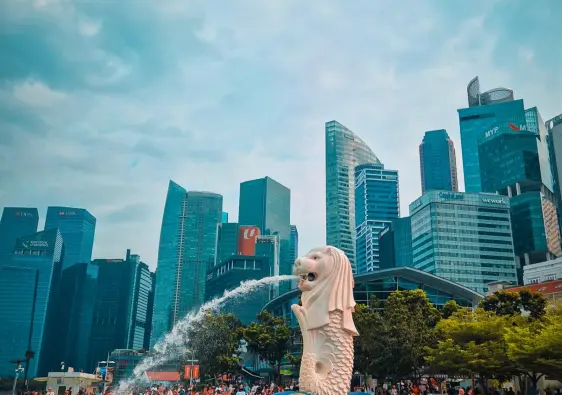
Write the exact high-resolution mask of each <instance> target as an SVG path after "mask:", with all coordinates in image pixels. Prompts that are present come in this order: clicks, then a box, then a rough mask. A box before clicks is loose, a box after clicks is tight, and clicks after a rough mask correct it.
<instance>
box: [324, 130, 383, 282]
mask: <svg viewBox="0 0 562 395" xmlns="http://www.w3.org/2000/svg"><path fill="white" fill-rule="evenodd" d="M366 163H380V161H379V159H378V158H377V156H376V155H375V154H374V153H373V151H371V149H370V148H369V147H368V146H367V144H366V143H365V142H364V141H363V140H361V138H359V136H357V135H356V134H354V133H353V132H352V131H351V130H349V129H348V128H346V127H345V126H343V125H342V124H341V123H339V122H336V121H330V122H326V244H328V245H332V246H334V247H337V248H339V249H341V250H342V251H343V252H345V254H346V255H347V257H348V258H349V262H350V263H351V266H352V268H353V271H354V272H355V271H356V265H355V229H356V220H355V166H357V165H362V164H366Z"/></svg>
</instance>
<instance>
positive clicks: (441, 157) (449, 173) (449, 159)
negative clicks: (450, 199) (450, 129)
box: [419, 129, 459, 194]
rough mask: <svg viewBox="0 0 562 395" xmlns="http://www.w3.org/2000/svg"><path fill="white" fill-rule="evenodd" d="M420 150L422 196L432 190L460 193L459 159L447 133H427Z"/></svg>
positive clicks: (432, 131)
mask: <svg viewBox="0 0 562 395" xmlns="http://www.w3.org/2000/svg"><path fill="white" fill-rule="evenodd" d="M419 150H420V171H421V183H422V194H424V193H425V192H426V191H430V190H441V191H452V192H458V190H459V181H458V178H457V157H456V155H455V146H454V145H453V140H451V139H450V138H449V135H448V134H447V131H446V130H445V129H441V130H431V131H429V132H425V136H424V137H423V141H422V143H421V144H420V148H419Z"/></svg>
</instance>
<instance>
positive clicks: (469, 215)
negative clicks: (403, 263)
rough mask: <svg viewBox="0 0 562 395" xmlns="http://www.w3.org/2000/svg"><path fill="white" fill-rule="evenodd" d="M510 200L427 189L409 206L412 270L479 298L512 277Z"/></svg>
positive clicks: (513, 258)
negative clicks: (458, 285)
mask: <svg viewBox="0 0 562 395" xmlns="http://www.w3.org/2000/svg"><path fill="white" fill-rule="evenodd" d="M509 207H510V206H509V199H508V198H507V197H504V196H497V195H492V194H485V193H479V194H477V193H454V192H445V191H429V192H426V193H425V194H424V195H423V196H422V197H420V198H419V199H417V200H415V201H414V202H413V203H412V204H410V217H411V221H412V255H413V266H414V267H415V268H416V269H420V270H423V271H426V272H429V273H431V274H435V275H437V276H440V277H444V278H446V279H448V280H451V281H455V282H457V283H459V284H461V285H464V286H465V287H467V288H470V289H472V290H474V291H476V292H479V293H481V294H483V295H485V294H486V292H487V291H488V284H489V283H491V282H494V281H508V282H512V283H515V282H516V281H517V273H516V268H515V255H514V251H513V239H512V233H511V223H510V212H509Z"/></svg>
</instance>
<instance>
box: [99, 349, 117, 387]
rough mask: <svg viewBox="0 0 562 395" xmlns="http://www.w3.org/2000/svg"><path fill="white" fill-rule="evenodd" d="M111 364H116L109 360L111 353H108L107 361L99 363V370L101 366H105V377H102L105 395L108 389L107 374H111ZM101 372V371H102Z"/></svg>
mask: <svg viewBox="0 0 562 395" xmlns="http://www.w3.org/2000/svg"><path fill="white" fill-rule="evenodd" d="M110 363H115V361H110V360H109V352H108V353H107V361H99V362H98V368H100V364H105V375H102V379H103V393H104V394H105V389H106V385H107V374H108V373H109V364H110ZM100 371H101V369H100Z"/></svg>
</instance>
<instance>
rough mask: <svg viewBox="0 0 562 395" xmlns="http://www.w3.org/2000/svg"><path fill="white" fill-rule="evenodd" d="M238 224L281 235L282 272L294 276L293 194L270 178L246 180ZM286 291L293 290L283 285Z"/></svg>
mask: <svg viewBox="0 0 562 395" xmlns="http://www.w3.org/2000/svg"><path fill="white" fill-rule="evenodd" d="M238 223H239V224H240V226H242V225H254V226H257V227H259V228H260V231H261V234H262V235H278V236H279V273H278V274H291V273H292V270H293V263H294V262H293V261H291V257H290V244H291V191H290V189H289V188H287V187H285V186H284V185H282V184H280V183H278V182H277V181H275V180H273V179H271V178H269V177H264V178H259V179H257V180H251V181H245V182H243V183H241V184H240V200H239V209H238ZM281 288H282V291H284V290H288V289H290V285H289V284H282V285H281Z"/></svg>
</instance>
